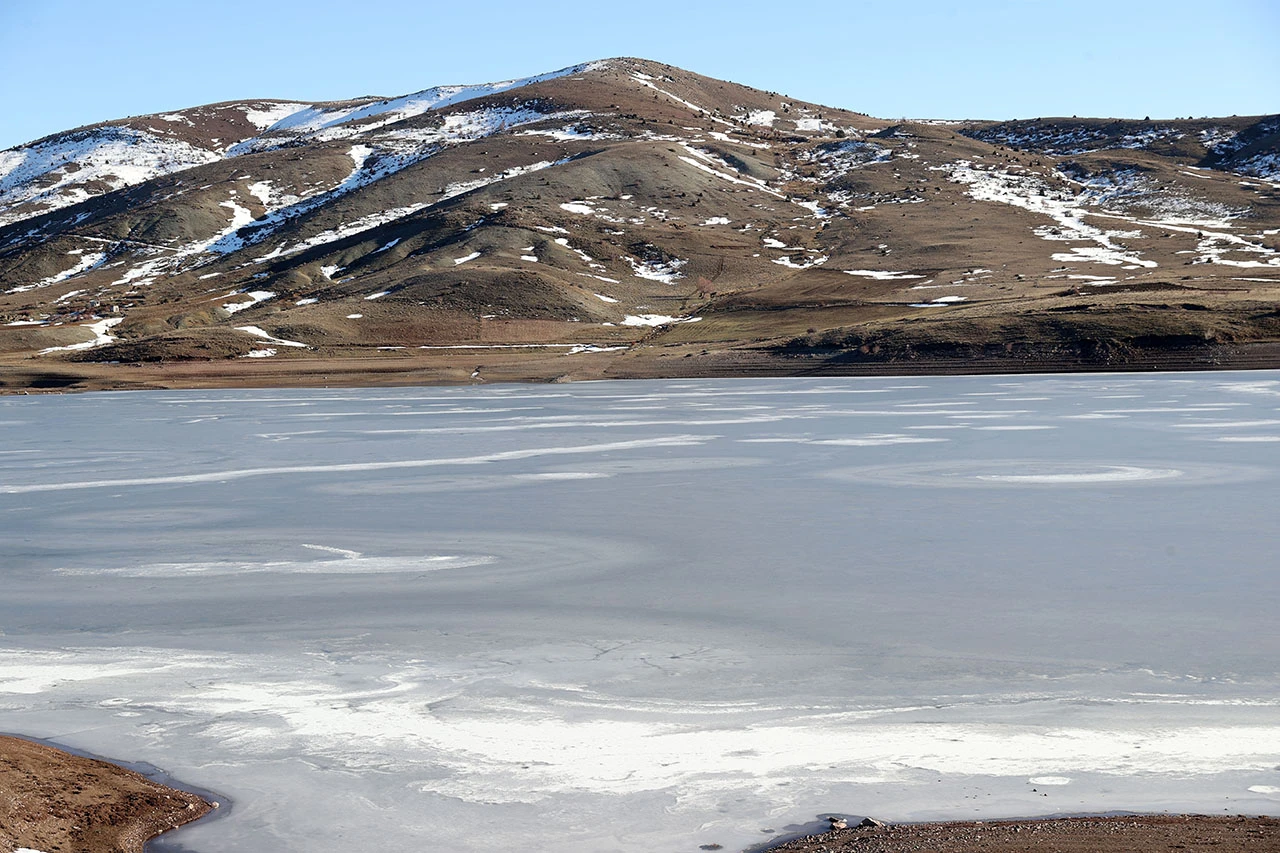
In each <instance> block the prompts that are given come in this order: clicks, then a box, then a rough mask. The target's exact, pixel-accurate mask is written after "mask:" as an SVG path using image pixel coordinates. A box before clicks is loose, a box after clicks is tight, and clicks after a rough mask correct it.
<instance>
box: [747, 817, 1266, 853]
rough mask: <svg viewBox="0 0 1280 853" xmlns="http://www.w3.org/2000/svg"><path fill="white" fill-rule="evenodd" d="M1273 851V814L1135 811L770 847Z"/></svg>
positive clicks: (884, 830) (893, 852)
mask: <svg viewBox="0 0 1280 853" xmlns="http://www.w3.org/2000/svg"><path fill="white" fill-rule="evenodd" d="M1206 848H1212V849H1213V850H1214V851H1215V853H1275V851H1277V850H1280V818H1275V817H1247V816H1245V815H1236V816H1233V817H1210V816H1205V815H1139V816H1124V817H1069V818H1052V819H1045V820H1009V821H963V822H954V823H921V824H898V825H892V824H891V825H888V826H881V827H867V828H863V827H853V826H851V827H850V828H848V829H833V830H831V831H830V832H824V833H822V834H820V835H813V836H809V837H807V838H800V839H796V840H795V841H789V842H787V843H785V844H782V845H780V846H777V847H773V848H770V850H771V853H854V851H856V853H907V851H928V853H979V851H980V853H1162V851H1168V850H1202V849H1206Z"/></svg>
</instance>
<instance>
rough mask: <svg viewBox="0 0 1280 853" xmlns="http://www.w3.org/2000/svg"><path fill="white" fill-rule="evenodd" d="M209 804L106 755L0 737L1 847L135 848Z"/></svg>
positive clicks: (51, 851) (113, 851) (72, 851)
mask: <svg viewBox="0 0 1280 853" xmlns="http://www.w3.org/2000/svg"><path fill="white" fill-rule="evenodd" d="M213 808H215V805H214V804H212V803H208V802H206V801H205V800H204V799H202V798H201V797H199V796H197V795H195V794H192V793H190V792H187V791H179V790H176V789H174V788H169V787H166V786H164V785H161V784H159V783H157V782H153V781H151V780H150V779H147V778H146V777H145V776H142V775H141V774H139V773H135V772H134V771H132V770H127V769H125V768H123V767H120V766H117V765H115V764H111V763H109V762H106V761H99V760H96V759H93V758H85V757H83V756H78V755H72V754H70V753H67V752H63V751H61V750H58V749H54V748H53V747H50V746H46V745H44V744H41V743H35V742H33V741H29V740H23V739H22V738H16V737H7V736H0V849H2V850H6V851H7V850H15V849H20V848H24V847H25V848H29V849H32V850H40V851H43V853H141V851H142V849H143V845H144V844H145V843H146V842H147V841H148V840H150V839H152V838H154V837H156V836H157V835H160V834H161V833H164V832H167V831H169V830H171V829H176V828H178V827H179V826H182V825H183V824H186V823H190V822H191V821H193V820H197V819H198V818H201V817H203V816H204V815H206V814H208V813H209V812H210V811H211V810H212V809H213Z"/></svg>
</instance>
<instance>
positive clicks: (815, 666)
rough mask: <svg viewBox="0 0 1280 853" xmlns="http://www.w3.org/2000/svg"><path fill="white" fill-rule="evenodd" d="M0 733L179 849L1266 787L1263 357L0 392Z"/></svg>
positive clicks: (1223, 805)
mask: <svg viewBox="0 0 1280 853" xmlns="http://www.w3.org/2000/svg"><path fill="white" fill-rule="evenodd" d="M0 436H2V437H3V440H2V441H0V519H2V523H0V555H2V556H0V584H2V586H0V589H3V596H2V597H0V730H4V731H11V732H20V733H23V734H27V735H32V736H37V737H44V738H51V739H54V740H55V741H57V742H59V743H62V744H66V745H70V746H73V747H77V748H81V749H85V750H89V751H92V752H94V753H97V754H100V755H105V756H111V757H117V758H121V759H128V760H134V761H147V762H151V763H153V764H155V765H158V766H159V767H162V768H163V769H165V770H166V771H168V772H169V773H171V774H172V775H173V776H174V777H176V778H178V779H179V780H182V781H184V782H187V783H189V784H192V785H196V786H200V787H202V788H205V789H209V790H211V791H214V792H217V794H218V795H220V796H222V797H224V798H226V799H227V800H229V801H230V803H231V807H230V809H226V810H224V813H223V814H222V815H221V816H220V817H219V818H217V819H215V820H209V821H205V822H202V823H200V824H196V825H194V826H192V827H189V828H187V829H184V830H182V831H181V832H180V833H178V834H176V835H175V836H173V838H172V840H171V841H169V842H167V843H166V845H165V846H166V849H171V850H172V849H177V847H176V846H175V845H180V846H181V847H182V848H184V849H188V850H191V851H198V853H214V851H221V850H237V851H247V853H255V852H256V851H262V853H266V852H267V851H271V853H280V851H297V853H304V852H305V853H327V851H333V852H334V853H338V851H342V853H346V852H347V851H350V850H353V849H356V850H359V849H366V848H368V847H370V846H374V847H376V848H377V849H381V850H388V851H408V850H423V849H449V850H456V851H492V850H527V851H541V850H550V849H555V850H558V851H570V853H574V852H575V851H581V853H601V851H620V852H621V853H682V851H696V850H697V849H698V846H699V845H702V844H721V845H724V847H725V848H726V849H727V850H740V849H742V848H745V847H747V846H750V845H753V844H758V843H761V842H764V841H767V840H769V839H771V838H773V837H774V836H776V835H777V834H780V833H782V832H783V831H784V830H785V828H786V827H788V826H795V825H800V824H806V823H809V822H812V821H813V820H814V819H815V817H817V816H819V815H821V814H823V813H824V812H827V811H833V812H840V813H849V814H871V815H875V816H877V817H881V818H886V819H892V820H913V819H930V818H940V817H978V816H984V817H995V816H1026V815H1041V814H1050V813H1058V812H1083V811H1108V810H1117V809H1123V810H1161V809H1173V810H1180V811H1181V810H1191V811H1200V812H1206V813H1210V814H1213V813H1219V814H1221V813H1223V812H1227V813H1231V814H1235V813H1267V814H1280V629H1278V628H1277V624H1278V622H1277V618H1278V617H1277V614H1280V558H1278V556H1277V552H1278V550H1280V548H1278V546H1280V537H1278V535H1277V522H1276V511H1277V506H1278V505H1280V374H1278V373H1275V372H1262V373H1217V374H1185V375H1181V374H1162V375H1154V376H1132V375H1124V376H1120V375H1098V376H1071V377H981V378H966V377H951V378H927V379H914V378H913V379H909V380H902V379H899V380H895V379H829V380H796V379H790V380H738V381H712V380H698V381H664V382H627V383H621V382H609V383H595V384H583V385H549V386H494V387H473V388H429V389H376V390H333V391H330V390H311V391H306V390H302V391H215V392H156V393H116V394H85V395H79V396H45V397H7V398H0Z"/></svg>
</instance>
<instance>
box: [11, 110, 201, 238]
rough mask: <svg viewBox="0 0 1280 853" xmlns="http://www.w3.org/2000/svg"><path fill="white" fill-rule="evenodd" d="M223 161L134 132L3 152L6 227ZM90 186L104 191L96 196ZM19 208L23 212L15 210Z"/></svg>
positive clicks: (96, 133)
mask: <svg viewBox="0 0 1280 853" xmlns="http://www.w3.org/2000/svg"><path fill="white" fill-rule="evenodd" d="M218 159H219V155H218V154H216V153H214V152H212V151H206V150H204V149H202V148H196V147H195V146H193V145H189V144H187V143H185V142H180V141H178V140H176V139H161V138H160V137H158V136H155V135H154V134H150V133H146V132H144V131H141V130H134V129H133V128H128V127H106V128H100V129H98V130H89V131H82V132H79V133H74V134H70V135H67V136H61V137H58V138H55V139H51V140H48V141H46V142H41V143H38V144H36V145H33V146H30V147H26V148H14V149H10V150H8V151H0V226H3V225H8V224H10V223H13V222H18V221H20V220H22V219H27V218H29V217H31V216H35V215H38V214H40V213H47V212H49V211H52V210H57V209H59V208H62V207H67V206H68V205H72V204H77V203H79V202H82V201H85V200H87V199H90V198H92V197H94V196H96V195H100V194H101V193H103V192H110V191H112V190H118V189H121V188H123V187H129V186H134V185H135V184H140V183H142V182H143V181H147V180H150V179H151V178H154V177H157V176H159V175H167V174H169V173H171V172H177V171H181V170H183V169H190V168H192V167H193V166H200V165H203V164H205V163H212V162H214V161H216V160H218ZM90 184H96V185H99V186H100V187H103V188H95V189H94V191H93V192H90V191H89V190H88V189H86V188H85V187H86V185H90ZM19 205H23V209H20V210H19V209H15V208H17V207H18V206H19ZM27 205H34V206H35V207H36V209H35V210H32V209H31V208H30V207H26V206H27Z"/></svg>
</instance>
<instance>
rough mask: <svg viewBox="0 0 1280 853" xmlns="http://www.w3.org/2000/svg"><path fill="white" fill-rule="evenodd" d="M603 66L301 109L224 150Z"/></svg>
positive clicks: (337, 134)
mask: <svg viewBox="0 0 1280 853" xmlns="http://www.w3.org/2000/svg"><path fill="white" fill-rule="evenodd" d="M603 67H605V64H604V63H602V62H595V63H587V64H584V65H574V66H572V67H570V68H563V69H561V70H559V71H552V72H549V73H546V74H538V75H535V76H533V77H525V78H522V79H519V80H506V81H503V82H501V83H482V84H479V85H472V86H437V87H435V88H432V89H424V90H423V91H421V92H415V93H414V94H412V95H404V96H403V97H399V98H390V99H387V100H382V101H375V102H374V103H368V104H363V105H357V106H352V107H344V108H338V109H326V108H323V107H305V108H303V109H301V110H298V111H297V112H294V113H292V114H290V115H287V116H285V117H283V118H281V119H280V120H278V121H277V122H276V123H275V124H273V125H271V126H270V127H268V128H267V129H266V131H265V132H264V134H263V135H262V136H260V137H255V138H253V139H247V140H245V141H244V142H241V143H239V144H237V145H234V146H232V147H231V149H229V150H228V152H227V154H228V156H232V157H234V156H237V155H240V154H248V153H252V152H256V151H270V150H272V149H274V148H279V147H280V146H282V145H286V144H290V143H292V142H294V141H296V140H297V139H298V138H306V139H308V140H310V141H315V142H326V141H329V140H334V139H347V138H350V137H352V136H356V135H357V134H363V133H368V132H369V131H372V130H377V129H379V128H382V127H386V126H387V125H389V124H394V123H395V122H398V121H403V120H404V119H407V118H412V117H414V116H418V115H422V114H423V113H427V112H430V111H432V110H439V109H443V108H444V107H449V106H453V105H455V104H460V103H463V102H464V101H470V100H474V99H476V98H482V97H485V96H486V95H496V94H499V93H501V92H508V91H510V90H512V89H519V88H522V87H524V86H529V85H531V84H533V83H541V82H544V81H547V80H555V79H557V78H559V77H567V76H569V75H571V74H581V73H583V72H586V71H594V70H597V69H599V68H603Z"/></svg>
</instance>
